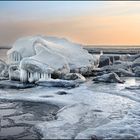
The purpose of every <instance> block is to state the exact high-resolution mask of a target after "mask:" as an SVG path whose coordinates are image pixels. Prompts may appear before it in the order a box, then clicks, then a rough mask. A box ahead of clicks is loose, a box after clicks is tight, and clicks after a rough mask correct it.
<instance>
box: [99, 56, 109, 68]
mask: <svg viewBox="0 0 140 140" xmlns="http://www.w3.org/2000/svg"><path fill="white" fill-rule="evenodd" d="M110 64H111V61H110V58H109V57H108V56H104V55H101V56H100V60H99V67H103V66H106V65H110Z"/></svg>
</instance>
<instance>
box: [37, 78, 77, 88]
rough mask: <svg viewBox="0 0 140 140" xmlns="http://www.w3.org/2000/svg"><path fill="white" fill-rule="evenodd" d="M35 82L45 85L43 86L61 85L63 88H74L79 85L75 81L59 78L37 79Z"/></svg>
mask: <svg viewBox="0 0 140 140" xmlns="http://www.w3.org/2000/svg"><path fill="white" fill-rule="evenodd" d="M36 84H37V85H38V86H45V87H63V88H75V87H77V86H79V84H78V83H77V82H75V81H70V80H60V79H55V80H53V79H51V80H45V81H43V80H42V81H37V82H36Z"/></svg>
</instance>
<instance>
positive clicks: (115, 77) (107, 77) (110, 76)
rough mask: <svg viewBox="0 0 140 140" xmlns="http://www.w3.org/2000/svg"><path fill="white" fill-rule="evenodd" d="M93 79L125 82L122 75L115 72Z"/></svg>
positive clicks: (96, 80) (107, 81)
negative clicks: (121, 77)
mask: <svg viewBox="0 0 140 140" xmlns="http://www.w3.org/2000/svg"><path fill="white" fill-rule="evenodd" d="M93 81H95V82H106V83H124V81H123V80H121V79H120V77H119V76H118V75H117V74H116V73H114V72H112V73H109V74H103V75H101V76H97V77H95V78H94V79H93Z"/></svg>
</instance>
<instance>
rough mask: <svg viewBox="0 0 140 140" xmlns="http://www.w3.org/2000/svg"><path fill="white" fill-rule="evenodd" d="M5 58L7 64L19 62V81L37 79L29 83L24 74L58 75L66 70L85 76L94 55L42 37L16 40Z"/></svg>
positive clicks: (80, 47) (68, 44)
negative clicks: (50, 72) (49, 71)
mask: <svg viewBox="0 0 140 140" xmlns="http://www.w3.org/2000/svg"><path fill="white" fill-rule="evenodd" d="M7 55H8V59H9V63H20V78H21V81H23V82H27V81H36V80H38V78H35V77H36V76H32V77H34V78H30V80H29V76H28V75H37V74H35V73H41V74H42V73H47V74H48V69H52V71H53V72H52V73H55V74H58V75H59V74H65V73H69V72H70V71H75V72H76V71H78V73H79V72H81V73H85V72H88V71H89V70H91V69H92V68H93V66H94V62H95V59H94V56H93V55H91V54H89V53H88V52H87V51H86V50H84V49H83V48H82V46H81V45H78V44H75V43H72V42H70V41H68V40H65V39H60V38H56V37H54V38H53V37H52V38H51V37H46V36H31V37H25V38H20V39H18V40H17V41H16V42H15V44H14V45H13V48H12V49H10V50H9V51H8V53H7ZM83 69H84V70H83ZM28 73H29V74H28ZM30 73H31V74H30ZM23 75H25V76H24V77H23Z"/></svg>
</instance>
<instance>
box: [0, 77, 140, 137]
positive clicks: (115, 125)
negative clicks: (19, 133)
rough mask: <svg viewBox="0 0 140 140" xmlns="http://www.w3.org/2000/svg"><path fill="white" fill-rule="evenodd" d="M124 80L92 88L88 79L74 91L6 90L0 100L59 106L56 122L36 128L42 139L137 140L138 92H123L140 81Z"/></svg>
mask: <svg viewBox="0 0 140 140" xmlns="http://www.w3.org/2000/svg"><path fill="white" fill-rule="evenodd" d="M125 80H126V82H125V83H124V84H118V83H110V84H103V83H102V84H101V83H98V84H95V83H93V81H92V80H91V79H89V80H88V81H87V82H86V83H85V84H82V85H81V86H80V87H77V88H74V89H63V88H61V89H60V88H53V87H52V88H48V87H45V88H44V87H35V88H33V89H25V90H20V91H19V90H12V91H9V90H8V89H7V90H6V89H5V90H1V91H0V98H1V99H10V100H27V101H34V102H46V103H49V104H54V105H57V106H60V107H61V109H60V110H59V111H58V113H57V119H56V120H53V121H49V122H47V121H44V122H42V123H39V122H38V124H37V125H36V128H37V129H38V131H39V132H40V133H42V134H43V137H44V138H48V139H49V138H91V137H92V138H94V137H99V138H140V135H139V132H140V110H139V105H140V95H139V93H140V92H139V91H137V90H136V91H135V90H133V91H130V90H128V89H125V87H128V86H132V85H139V84H140V79H138V78H137V79H135V78H125ZM58 91H59V92H60V91H64V92H67V94H63V95H61V94H57V92H58Z"/></svg>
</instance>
